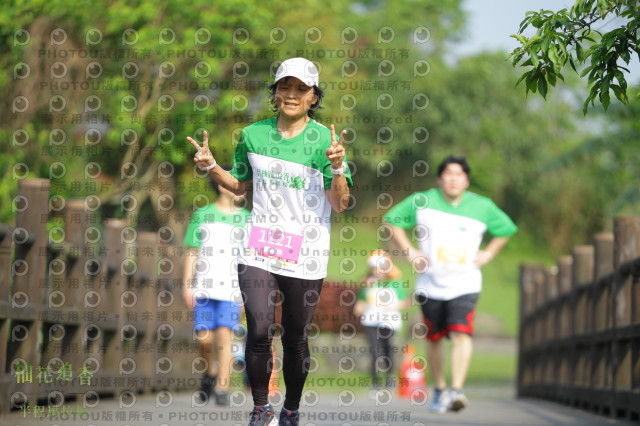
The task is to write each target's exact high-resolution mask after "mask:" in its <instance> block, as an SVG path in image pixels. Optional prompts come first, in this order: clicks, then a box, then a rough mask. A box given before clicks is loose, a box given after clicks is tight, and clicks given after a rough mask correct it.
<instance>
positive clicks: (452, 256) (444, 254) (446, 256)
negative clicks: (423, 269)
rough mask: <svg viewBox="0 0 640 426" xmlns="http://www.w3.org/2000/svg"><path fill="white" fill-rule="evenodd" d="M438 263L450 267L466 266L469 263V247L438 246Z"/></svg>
mask: <svg viewBox="0 0 640 426" xmlns="http://www.w3.org/2000/svg"><path fill="white" fill-rule="evenodd" d="M438 263H440V264H442V265H444V266H445V267H449V268H456V267H461V266H464V265H465V264H466V263H467V249H466V248H464V247H438Z"/></svg>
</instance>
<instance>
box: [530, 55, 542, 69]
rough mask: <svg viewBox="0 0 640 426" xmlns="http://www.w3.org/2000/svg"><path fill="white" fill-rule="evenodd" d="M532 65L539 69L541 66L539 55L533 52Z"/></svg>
mask: <svg viewBox="0 0 640 426" xmlns="http://www.w3.org/2000/svg"><path fill="white" fill-rule="evenodd" d="M531 63H532V64H533V66H534V67H536V68H538V65H539V64H540V58H538V54H537V53H536V52H531Z"/></svg>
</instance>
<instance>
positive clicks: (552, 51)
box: [549, 44, 562, 72]
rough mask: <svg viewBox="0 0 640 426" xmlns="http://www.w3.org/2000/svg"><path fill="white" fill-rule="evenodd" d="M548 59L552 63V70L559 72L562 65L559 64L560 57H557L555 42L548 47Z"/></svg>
mask: <svg viewBox="0 0 640 426" xmlns="http://www.w3.org/2000/svg"><path fill="white" fill-rule="evenodd" d="M549 60H550V61H551V63H552V64H553V70H554V71H555V72H560V69H561V68H562V66H561V64H560V58H559V57H558V50H557V48H556V45H555V44H552V45H551V47H549Z"/></svg>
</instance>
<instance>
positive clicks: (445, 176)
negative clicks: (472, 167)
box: [438, 163, 469, 200]
mask: <svg viewBox="0 0 640 426" xmlns="http://www.w3.org/2000/svg"><path fill="white" fill-rule="evenodd" d="M438 185H440V190H441V191H442V192H443V194H444V195H445V196H446V198H448V199H449V200H458V199H459V198H460V197H461V196H462V194H463V193H464V191H466V189H467V188H468V187H469V176H467V174H466V173H465V172H464V170H463V169H462V166H461V165H460V164H457V163H451V164H449V165H448V166H447V167H446V168H445V169H444V170H443V171H442V174H441V175H440V177H438Z"/></svg>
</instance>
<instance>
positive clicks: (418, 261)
mask: <svg viewBox="0 0 640 426" xmlns="http://www.w3.org/2000/svg"><path fill="white" fill-rule="evenodd" d="M387 226H389V228H391V237H392V238H393V241H394V242H395V243H396V244H397V245H398V247H399V248H400V250H402V252H403V253H405V255H406V257H407V260H408V261H409V262H410V263H411V265H412V266H413V267H414V269H415V270H416V272H418V273H422V272H425V271H426V269H427V267H428V266H429V261H428V260H427V256H425V255H424V253H422V252H421V251H420V250H418V249H417V248H415V247H414V246H413V244H411V241H409V237H407V233H406V231H405V230H404V229H403V228H400V227H398V226H393V225H390V224H387Z"/></svg>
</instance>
